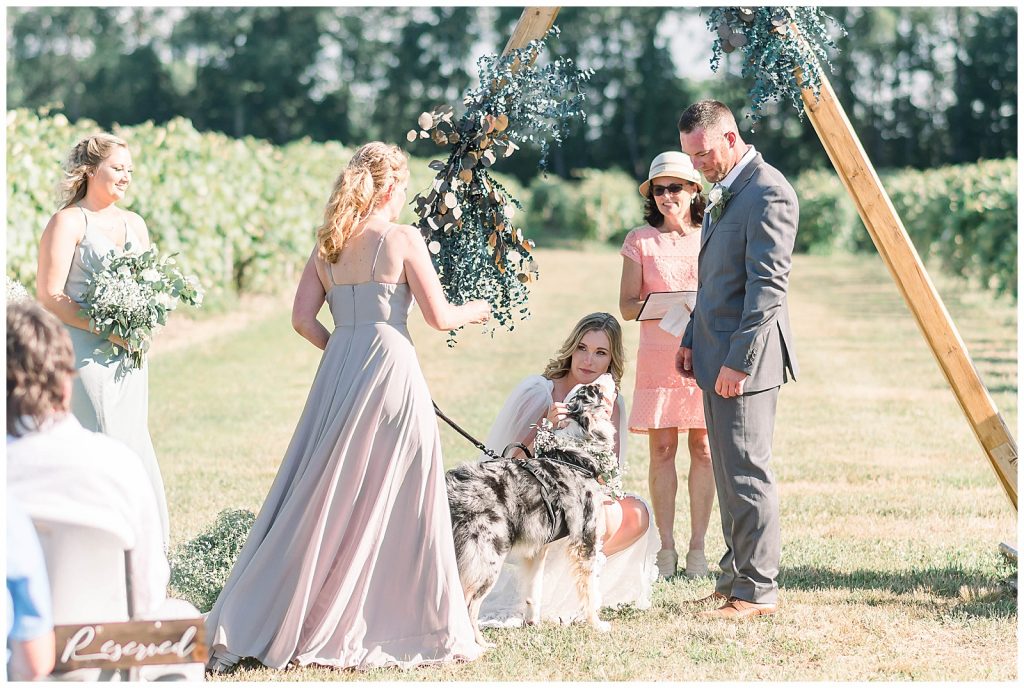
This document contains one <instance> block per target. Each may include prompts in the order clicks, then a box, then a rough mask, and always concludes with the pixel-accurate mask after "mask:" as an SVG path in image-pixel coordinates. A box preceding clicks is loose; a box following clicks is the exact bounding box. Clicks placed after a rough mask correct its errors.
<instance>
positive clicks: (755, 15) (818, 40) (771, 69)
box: [707, 7, 846, 122]
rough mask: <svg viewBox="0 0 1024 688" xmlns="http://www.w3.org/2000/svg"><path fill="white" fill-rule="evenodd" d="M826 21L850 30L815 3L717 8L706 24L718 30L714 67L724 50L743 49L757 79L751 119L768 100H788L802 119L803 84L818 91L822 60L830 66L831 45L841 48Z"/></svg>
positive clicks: (748, 71) (748, 70)
mask: <svg viewBox="0 0 1024 688" xmlns="http://www.w3.org/2000/svg"><path fill="white" fill-rule="evenodd" d="M826 22H831V23H832V24H833V25H835V26H836V27H838V29H839V33H840V35H843V36H845V35H846V31H845V29H843V28H842V27H841V26H839V23H838V22H837V21H836V20H835V19H834V18H833V17H831V16H830V15H828V14H825V13H824V12H822V11H821V10H820V9H818V8H817V7H717V8H715V9H713V10H711V12H710V14H709V15H708V20H707V26H708V29H710V30H711V31H714V32H715V33H716V34H717V36H716V38H715V42H714V44H713V46H712V49H713V53H712V56H711V69H713V70H715V71H718V66H719V63H720V60H721V58H722V54H723V53H731V52H733V51H735V50H741V51H743V53H744V55H745V56H746V59H745V60H744V61H743V72H742V73H743V76H744V77H746V78H752V79H754V86H753V87H752V88H751V90H750V101H751V104H750V111H751V118H752V119H753V120H754V121H755V122H756V121H757V120H758V119H760V118H761V117H762V109H763V107H764V105H765V104H766V103H768V102H770V101H773V100H775V101H783V100H785V99H788V100H789V101H790V102H791V103H792V104H793V107H795V108H796V109H797V112H799V113H800V117H801V119H802V118H803V114H804V109H803V102H802V100H801V98H800V91H801V89H803V88H811V89H812V90H813V91H814V95H815V96H817V95H818V94H819V92H820V87H821V65H822V64H826V65H828V67H829V70H830V71H831V70H832V63H831V61H830V60H829V59H828V50H836V49H837V48H836V44H835V42H834V41H833V40H832V36H831V35H830V33H829V30H828V28H827V27H826ZM798 71H799V73H800V78H799V80H798V78H797V72H798Z"/></svg>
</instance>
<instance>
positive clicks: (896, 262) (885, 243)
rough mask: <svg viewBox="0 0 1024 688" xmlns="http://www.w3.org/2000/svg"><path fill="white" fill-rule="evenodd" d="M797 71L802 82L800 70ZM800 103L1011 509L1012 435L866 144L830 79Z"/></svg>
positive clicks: (1014, 447) (806, 91) (1013, 476)
mask: <svg viewBox="0 0 1024 688" xmlns="http://www.w3.org/2000/svg"><path fill="white" fill-rule="evenodd" d="M797 79H798V80H799V81H800V83H803V81H802V79H801V75H800V73H799V72H798V73H797ZM801 95H802V97H803V101H804V110H805V111H806V112H807V117H808V119H810V120H811V124H813V125H814V129H815V131H817V132H818V136H819V138H821V143H822V144H823V145H824V147H825V150H826V151H827V152H828V157H829V158H830V159H831V160H832V164H833V165H834V166H835V168H836V171H837V172H838V173H839V178H840V179H841V180H842V181H843V185H844V186H845V187H846V190H847V191H848V192H849V194H850V196H851V197H852V198H853V200H854V203H856V205H857V212H859V213H860V216H861V219H863V220H864V225H865V226H866V227H867V229H868V232H869V233H870V234H871V240H872V241H874V242H875V246H876V247H877V248H878V253H879V254H880V255H881V256H882V260H883V261H885V265H886V267H888V268H889V272H891V273H892V276H893V279H894V280H895V281H896V284H897V286H898V287H899V289H900V292H901V293H902V294H903V298H904V300H905V301H906V302H907V305H908V306H909V307H910V311H911V313H913V314H914V318H915V320H917V324H918V326H919V327H920V328H921V332H922V333H923V334H924V337H925V340H926V341H927V342H928V346H929V347H931V350H932V353H934V354H935V358H936V360H937V361H938V363H939V367H940V368H941V369H942V373H943V375H945V376H946V380H947V381H948V382H949V385H950V387H952V389H953V394H954V395H955V396H956V400H957V402H959V404H960V408H961V409H963V412H964V415H965V416H967V421H968V423H969V424H970V426H971V430H973V431H974V435H975V437H977V438H978V442H980V443H981V446H982V448H983V449H984V450H985V455H986V456H987V457H988V460H989V463H990V464H991V466H992V469H993V470H994V471H995V473H996V476H997V477H998V478H999V482H1000V484H1001V485H1002V486H1003V490H1004V491H1005V492H1006V496H1007V497H1008V498H1009V500H1010V503H1011V504H1013V508H1014V510H1015V511H1016V510H1017V442H1016V440H1014V438H1013V436H1012V435H1011V434H1010V430H1009V428H1008V427H1007V426H1006V421H1004V420H1003V417H1002V415H1000V413H999V410H998V409H997V408H996V405H995V403H994V402H993V401H992V397H991V396H990V395H989V393H988V390H987V389H986V388H985V385H984V384H983V383H982V381H981V377H980V376H979V375H978V371H977V369H975V367H974V363H973V362H972V361H971V357H970V356H969V355H968V353H967V347H966V346H964V342H963V340H962V339H961V338H960V334H959V332H957V329H956V326H955V325H954V324H953V320H952V318H950V316H949V312H948V311H947V310H946V307H945V305H944V304H943V303H942V299H941V298H939V294H938V292H937V291H936V290H935V286H934V285H933V284H932V281H931V279H930V278H929V277H928V273H927V271H926V270H925V268H924V265H923V264H922V263H921V258H920V256H918V254H917V251H916V250H915V248H914V244H913V243H912V242H911V241H910V236H909V235H908V234H907V231H906V229H904V227H903V223H902V222H901V221H900V218H899V215H897V214H896V209H895V208H894V207H893V205H892V201H891V200H890V199H889V195H888V194H887V193H886V192H885V189H884V188H882V183H881V182H880V181H879V179H878V175H877V174H876V173H875V168H874V167H873V166H872V165H871V161H870V160H869V159H868V156H867V154H866V153H865V152H864V147H863V146H862V145H861V143H860V139H858V138H857V134H856V132H854V130H853V127H851V126H850V121H849V120H848V119H847V117H846V112H844V111H843V108H842V106H841V105H840V104H839V102H838V101H837V100H836V95H835V92H834V91H833V90H832V84H831V83H829V81H828V79H827V78H826V77H825V75H824V74H822V75H821V88H820V92H819V95H818V97H815V95H814V91H813V90H811V89H810V88H804V89H803V91H802V93H801Z"/></svg>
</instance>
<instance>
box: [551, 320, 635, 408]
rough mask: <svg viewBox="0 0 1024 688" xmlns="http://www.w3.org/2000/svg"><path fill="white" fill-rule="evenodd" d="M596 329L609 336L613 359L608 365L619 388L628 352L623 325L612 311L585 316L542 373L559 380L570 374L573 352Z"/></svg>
mask: <svg viewBox="0 0 1024 688" xmlns="http://www.w3.org/2000/svg"><path fill="white" fill-rule="evenodd" d="M594 330H598V331H601V332H604V333H605V334H606V335H607V336H608V344H609V351H608V353H609V354H610V355H611V359H612V360H611V363H610V364H609V366H608V372H609V373H611V375H612V380H613V381H614V382H615V389H616V390H618V389H619V387H620V384H621V383H622V373H623V372H624V370H625V367H626V353H625V350H624V348H623V346H622V326H621V325H619V321H618V320H616V319H615V316H614V315H612V314H611V313H591V314H590V315H585V316H583V318H581V319H580V321H579V322H578V323H576V326H575V327H574V328H572V332H570V333H569V337H568V338H567V339H566V340H565V341H564V342H562V346H561V348H559V349H558V353H556V354H555V357H554V358H552V359H551V360H550V361H548V365H547V367H546V368H545V369H544V372H543V373H542V375H543V376H544V377H546V378H547V379H549V380H559V379H561V378H563V377H565V376H566V375H568V374H569V369H570V368H571V367H572V355H573V352H575V351H576V348H577V347H578V346H579V345H580V342H581V341H583V337H584V336H585V335H586V334H587V333H588V332H591V331H594Z"/></svg>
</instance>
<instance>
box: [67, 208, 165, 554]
mask: <svg viewBox="0 0 1024 688" xmlns="http://www.w3.org/2000/svg"><path fill="white" fill-rule="evenodd" d="M80 210H82V214H83V215H84V216H85V236H84V237H82V240H81V241H80V242H79V244H78V246H77V247H76V248H75V253H74V256H73V257H72V259H71V269H70V270H69V271H68V279H67V282H66V283H65V284H64V293H65V294H67V295H68V296H69V297H70V298H71V299H72V300H73V301H74V302H75V303H77V304H78V305H80V306H81V305H84V303H85V300H84V298H83V294H84V292H85V288H86V284H87V282H88V281H89V279H90V278H91V277H92V275H93V274H94V273H95V272H96V271H97V270H100V269H102V264H101V258H102V257H103V256H105V255H106V254H108V253H109V252H110V251H115V252H117V253H121V252H123V251H124V248H123V246H124V244H122V245H121V246H118V245H117V244H115V243H113V242H112V241H111V240H110V239H108V238H107V237H106V236H105V235H104V234H102V233H101V232H98V231H96V230H95V229H90V228H89V215H88V213H86V212H85V210H84V209H81V208H80ZM124 233H125V234H124V236H125V238H124V241H125V244H127V243H129V242H130V243H132V245H133V248H134V247H137V246H138V242H137V240H136V239H135V237H134V235H133V234H132V232H131V230H130V229H129V227H128V222H127V220H125V223H124ZM65 327H66V329H67V331H68V334H70V335H71V344H72V345H73V346H74V349H75V367H76V368H77V369H78V375H76V376H75V379H74V387H73V390H72V393H71V412H72V413H73V414H74V416H75V418H77V419H78V422H79V423H81V424H82V427H83V428H85V429H86V430H92V431H93V432H102V433H103V434H104V435H108V436H109V437H113V438H114V439H116V440H120V441H121V442H124V443H125V444H127V445H128V447H129V448H131V449H132V451H134V452H135V453H136V454H138V455H139V458H140V459H141V460H142V467H143V468H144V469H145V470H146V475H147V476H149V481H150V483H151V484H152V485H153V499H154V500H155V501H156V506H157V512H158V513H159V514H160V525H161V528H162V530H163V539H164V547H165V548H166V546H167V543H168V540H169V522H170V521H169V519H168V516H167V497H166V495H165V494H164V481H163V477H162V476H161V475H160V465H159V464H158V463H157V460H156V452H155V451H154V450H153V440H152V439H151V438H150V436H149V368H148V362H147V363H144V364H143V366H142V367H141V368H137V369H135V370H131V371H128V372H127V374H123V375H119V374H118V373H117V370H118V366H119V365H120V364H121V362H122V360H123V358H124V357H125V356H127V354H126V353H124V352H123V351H122V352H121V353H120V354H118V355H116V356H109V355H106V354H101V353H97V352H96V350H97V348H98V347H100V346H102V345H104V344H106V343H107V340H106V339H103V338H102V337H99V336H98V335H95V334H93V333H92V332H87V331H86V330H82V329H79V328H77V327H71V326H70V325H66V326H65Z"/></svg>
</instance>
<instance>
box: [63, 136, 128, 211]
mask: <svg viewBox="0 0 1024 688" xmlns="http://www.w3.org/2000/svg"><path fill="white" fill-rule="evenodd" d="M119 146H120V147H121V148H127V147H128V144H127V143H126V142H125V141H124V139H120V138H118V137H116V136H114V135H113V134H107V133H105V132H104V133H101V134H93V135H92V136H86V137H85V138H84V139H82V140H81V141H79V142H78V143H76V144H75V145H74V147H73V148H72V149H71V150H70V151H68V154H67V157H66V158H65V159H64V164H63V167H64V179H62V180H61V182H60V184H59V186H58V188H57V205H58V206H59V208H60V209H61V210H63V209H64V208H67V207H68V206H70V205H74V204H75V203H78V202H79V201H80V200H82V199H83V198H85V192H86V191H87V189H88V185H89V173H90V172H94V171H95V170H96V168H97V167H98V166H99V164H100V163H101V162H103V161H104V160H106V159H107V158H108V157H110V154H111V153H113V152H114V149H115V148H117V147H119Z"/></svg>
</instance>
